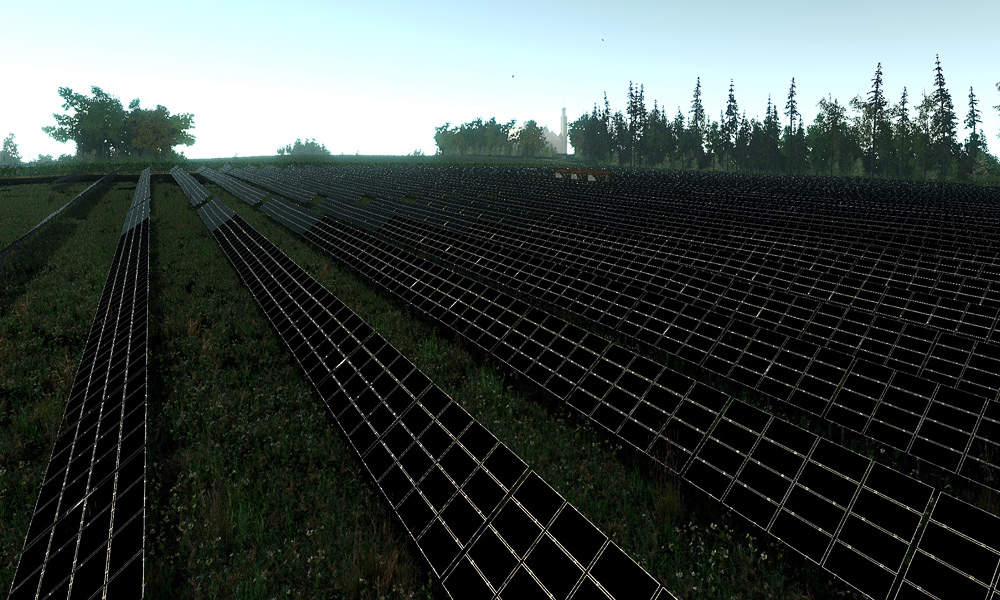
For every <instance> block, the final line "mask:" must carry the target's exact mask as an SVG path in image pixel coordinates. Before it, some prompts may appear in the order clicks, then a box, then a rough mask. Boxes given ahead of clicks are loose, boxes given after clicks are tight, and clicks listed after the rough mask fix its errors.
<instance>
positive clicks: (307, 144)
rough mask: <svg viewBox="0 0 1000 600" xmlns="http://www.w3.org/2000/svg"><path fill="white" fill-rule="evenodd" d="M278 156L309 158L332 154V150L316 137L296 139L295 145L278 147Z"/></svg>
mask: <svg viewBox="0 0 1000 600" xmlns="http://www.w3.org/2000/svg"><path fill="white" fill-rule="evenodd" d="M278 156H291V157H294V158H309V157H312V156H330V151H329V150H327V149H326V144H320V143H319V142H317V141H316V138H313V139H307V140H306V141H304V142H303V141H302V140H301V139H297V140H295V145H292V144H286V145H285V146H284V147H282V148H278Z"/></svg>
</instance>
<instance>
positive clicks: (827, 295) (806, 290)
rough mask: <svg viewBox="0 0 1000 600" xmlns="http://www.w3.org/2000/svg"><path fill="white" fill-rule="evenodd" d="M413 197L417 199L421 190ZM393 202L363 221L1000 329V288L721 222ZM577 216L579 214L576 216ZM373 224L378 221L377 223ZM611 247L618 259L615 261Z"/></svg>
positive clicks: (979, 333)
mask: <svg viewBox="0 0 1000 600" xmlns="http://www.w3.org/2000/svg"><path fill="white" fill-rule="evenodd" d="M414 193H416V194H418V195H419V194H420V190H419V188H418V189H415V190H414ZM331 197H332V198H333V196H331ZM336 198H338V199H340V200H341V201H342V202H345V203H353V200H355V199H356V198H357V196H356V195H352V194H351V193H348V192H346V191H345V193H343V194H341V195H339V196H337V197H336ZM396 200H397V201H396V202H388V201H386V202H379V203H373V204H372V205H370V206H369V207H366V208H368V211H367V212H366V218H367V219H369V222H373V223H375V224H376V226H377V225H378V224H381V223H380V222H379V219H380V218H381V219H384V220H388V219H389V218H391V217H392V216H402V217H410V218H413V219H415V220H424V221H425V222H429V223H433V224H437V225H440V224H441V223H444V222H447V223H448V224H449V228H454V229H456V230H464V229H465V228H467V227H468V226H469V221H470V218H471V220H472V221H475V217H479V218H488V219H489V220H492V221H500V220H503V221H504V222H505V223H507V222H518V223H519V224H520V225H521V227H522V228H524V229H527V230H528V233H527V235H529V236H538V235H543V236H549V237H550V238H552V239H551V240H550V242H551V244H550V245H554V246H555V247H559V245H560V244H563V245H566V244H572V245H573V246H574V247H573V250H575V251H576V252H575V253H574V254H573V256H575V257H591V256H592V257H594V259H593V260H591V261H588V264H586V265H585V266H586V267H587V268H588V269H589V270H605V269H611V270H612V272H615V273H618V272H621V273H622V274H623V276H627V277H628V278H629V279H632V280H634V281H636V282H639V283H638V284H639V285H643V284H645V283H647V282H650V281H653V280H655V279H656V278H660V277H663V276H666V275H669V274H670V273H673V272H676V271H677V269H678V268H679V267H680V266H681V265H684V266H694V267H697V268H699V269H702V272H703V274H705V275H706V276H707V275H708V274H711V273H718V272H722V273H724V274H726V275H727V276H729V277H732V278H734V279H743V280H747V281H754V282H755V284H757V285H758V286H762V287H769V288H772V289H774V290H782V291H791V292H794V293H795V294H797V295H803V296H812V297H814V298H816V299H817V300H822V301H824V302H833V303H835V304H840V305H843V306H847V307H855V308H858V309H859V310H863V311H866V312H869V313H875V312H876V311H878V310H880V309H881V310H882V311H886V312H888V313H889V314H890V315H891V316H892V317H893V318H896V319H901V320H905V321H909V322H912V323H915V324H923V325H926V324H927V323H928V322H930V323H931V324H932V326H933V327H935V328H938V329H944V330H950V331H956V332H958V333H959V334H961V335H964V336H970V337H974V338H976V339H983V340H985V339H989V337H990V335H991V334H992V333H993V332H994V331H995V329H996V326H997V318H998V310H997V308H996V306H992V307H989V306H980V305H979V303H982V302H986V303H991V302H997V303H998V305H1000V294H997V293H996V292H997V290H998V289H1000V286H998V284H997V282H996V281H990V280H983V279H976V278H972V277H966V276H965V275H953V276H948V275H947V274H942V273H940V272H938V273H934V274H933V276H932V277H930V276H929V272H927V271H926V270H925V271H922V272H918V271H917V270H915V269H908V268H907V267H905V266H901V265H899V264H898V261H896V262H892V263H889V262H875V261H868V262H867V263H866V264H865V265H855V266H856V267H858V268H859V269H862V270H861V271H859V272H855V271H846V270H840V271H839V272H834V273H831V272H830V271H829V269H824V268H815V267H816V266H817V265H818V264H819V263H820V262H821V261H822V260H824V258H825V257H818V256H812V255H811V254H812V252H811V250H810V249H811V248H812V247H813V246H815V243H807V242H804V243H800V244H795V243H791V244H790V243H788V242H786V241H782V242H781V246H779V245H778V244H772V243H770V242H767V243H762V242H757V241H755V240H754V238H755V237H759V236H755V235H754V233H753V231H741V232H737V233H736V234H734V233H733V232H732V230H733V229H741V228H745V226H744V225H743V224H742V223H732V222H728V221H720V220H719V219H718V217H717V216H716V217H714V218H712V217H710V216H708V215H705V216H703V217H701V218H700V219H699V220H698V221H696V222H693V223H692V224H691V227H692V228H703V229H706V231H705V232H704V233H703V234H699V235H696V236H695V235H690V232H689V231H687V232H686V231H684V230H683V229H681V228H678V227H677V222H678V221H679V220H680V217H679V216H677V215H671V221H670V222H665V223H663V224H662V226H661V227H660V228H658V230H657V233H656V235H645V234H643V235H640V234H623V233H620V232H608V231H606V230H604V229H602V228H599V227H596V225H595V226H594V227H590V226H588V225H587V223H579V222H576V223H573V224H572V226H569V225H563V224H559V223H549V222H544V223H539V222H533V221H532V220H531V219H530V217H529V216H527V215H528V210H527V208H525V209H524V210H521V212H522V213H523V214H522V215H521V216H520V217H517V216H516V215H512V214H511V212H512V211H514V210H515V209H518V210H520V208H521V207H522V205H526V204H528V203H530V202H531V200H530V199H516V200H510V201H505V202H504V212H499V211H496V210H494V208H493V207H491V206H489V205H488V203H484V202H481V201H480V202H478V203H477V202H476V201H475V200H473V201H472V202H471V203H470V202H468V201H466V200H465V199H461V200H458V199H455V200H436V201H434V202H433V205H432V207H430V208H429V210H428V207H427V206H426V205H424V204H422V203H412V204H405V205H400V203H399V202H398V198H397V199H396ZM546 202H548V200H546ZM494 204H495V203H494ZM512 207H513V208H512ZM572 210H573V211H580V210H582V209H580V208H579V207H574V208H573V209H572ZM590 212H591V213H597V209H596V207H595V209H594V210H592V211H590ZM421 213H424V214H421ZM426 213H430V214H429V215H427V214H426ZM570 215H571V213H570V212H567V213H565V214H564V215H563V216H561V220H563V221H565V220H567V219H569V218H571V216H570ZM372 216H374V218H375V219H376V220H375V221H371V219H372ZM572 218H574V219H575V218H576V217H575V216H574V217H572ZM600 218H601V219H602V221H596V222H595V223H598V224H599V223H603V219H604V216H603V215H601V216H600ZM426 219H432V220H431V221H427V220H426ZM435 220H436V221H437V222H435ZM710 221H715V223H714V225H713V226H712V227H711V228H709V227H707V226H706V225H705V223H706V222H710ZM783 233H784V232H783ZM609 246H610V247H612V248H614V250H615V252H612V253H608V252H607V249H608V247H609ZM800 255H805V256H804V257H803V256H800ZM838 256H843V257H850V256H855V254H853V253H844V254H839V255H838ZM925 281H926V282H929V283H928V285H923V282H925ZM957 298H962V300H958V299H957ZM963 317H964V318H963Z"/></svg>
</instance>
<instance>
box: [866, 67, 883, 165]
mask: <svg viewBox="0 0 1000 600" xmlns="http://www.w3.org/2000/svg"><path fill="white" fill-rule="evenodd" d="M887 104H888V103H887V102H886V100H885V94H883V93H882V63H881V62H879V63H878V66H877V67H876V68H875V77H873V78H872V90H871V91H870V92H868V104H867V109H868V111H869V112H870V113H871V116H870V118H871V124H872V126H871V141H872V145H871V148H870V152H871V157H870V163H871V165H870V171H869V174H868V176H869V177H874V176H875V161H876V159H877V157H878V150H879V148H878V140H879V138H880V137H881V136H880V135H879V133H880V131H881V125H882V114H883V112H884V111H885V107H886V105H887Z"/></svg>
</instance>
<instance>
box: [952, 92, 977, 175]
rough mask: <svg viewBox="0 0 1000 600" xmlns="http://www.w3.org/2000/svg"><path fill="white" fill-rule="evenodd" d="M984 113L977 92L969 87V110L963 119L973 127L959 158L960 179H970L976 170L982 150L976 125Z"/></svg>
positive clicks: (967, 124)
mask: <svg viewBox="0 0 1000 600" xmlns="http://www.w3.org/2000/svg"><path fill="white" fill-rule="evenodd" d="M982 122H983V119H982V113H981V112H980V111H979V101H978V100H976V94H975V93H974V92H973V91H972V87H971V86H970V87H969V112H968V114H967V115H966V117H965V121H963V123H964V125H965V127H966V129H971V130H972V133H970V134H969V137H968V138H966V140H965V148H964V149H963V150H962V153H961V155H960V156H959V159H958V175H959V178H960V179H968V178H970V177H972V174H973V172H974V171H975V170H976V163H977V162H978V160H979V155H980V153H981V151H982V145H983V143H982V139H981V138H980V135H979V132H978V130H977V128H976V126H977V125H978V124H979V123H982Z"/></svg>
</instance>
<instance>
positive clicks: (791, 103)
mask: <svg viewBox="0 0 1000 600" xmlns="http://www.w3.org/2000/svg"><path fill="white" fill-rule="evenodd" d="M798 106H799V105H798V103H797V102H796V101H795V78H794V77H792V85H791V87H789V88H788V102H785V116H786V117H788V130H789V131H794V130H795V117H796V116H797V115H798V114H799V108H798Z"/></svg>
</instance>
